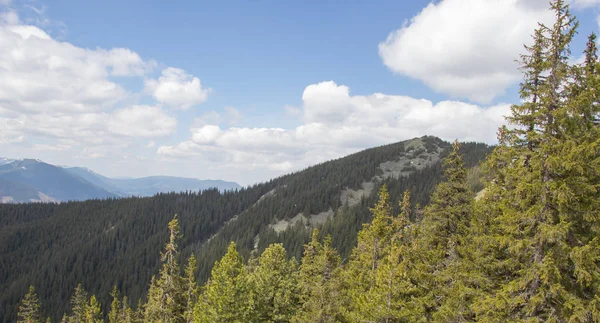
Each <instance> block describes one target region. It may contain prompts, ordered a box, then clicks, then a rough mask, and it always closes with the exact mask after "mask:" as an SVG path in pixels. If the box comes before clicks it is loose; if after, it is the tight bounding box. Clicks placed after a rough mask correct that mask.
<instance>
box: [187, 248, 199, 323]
mask: <svg viewBox="0 0 600 323" xmlns="http://www.w3.org/2000/svg"><path fill="white" fill-rule="evenodd" d="M197 269H198V266H197V263H196V257H195V256H194V255H193V254H192V255H191V256H190V258H189V259H188V264H187V266H186V267H185V312H184V319H185V322H186V323H190V322H192V321H193V319H194V306H195V305H196V302H197V301H198V285H197V284H196V270H197Z"/></svg>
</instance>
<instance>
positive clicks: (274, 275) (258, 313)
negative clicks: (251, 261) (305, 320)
mask: <svg viewBox="0 0 600 323" xmlns="http://www.w3.org/2000/svg"><path fill="white" fill-rule="evenodd" d="M248 285H249V289H250V293H249V296H250V303H251V313H250V316H249V318H248V322H256V323H258V322H289V321H290V320H291V318H292V317H293V316H294V315H295V313H296V311H297V309H298V280H297V264H296V261H295V260H294V259H292V260H287V253H286V251H285V249H284V248H283V245H282V244H272V245H270V246H269V247H268V248H267V249H265V251H264V252H263V253H262V254H261V255H260V257H259V258H258V262H257V265H256V266H255V267H254V268H252V270H251V272H250V273H249V275H248Z"/></svg>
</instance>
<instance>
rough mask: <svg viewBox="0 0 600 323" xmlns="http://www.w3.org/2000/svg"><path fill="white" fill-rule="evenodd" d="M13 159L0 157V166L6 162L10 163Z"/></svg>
mask: <svg viewBox="0 0 600 323" xmlns="http://www.w3.org/2000/svg"><path fill="white" fill-rule="evenodd" d="M14 161H15V160H14V159H9V158H6V157H0V166H2V165H6V164H10V163H12V162H14Z"/></svg>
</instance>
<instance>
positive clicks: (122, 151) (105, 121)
mask: <svg viewBox="0 0 600 323" xmlns="http://www.w3.org/2000/svg"><path fill="white" fill-rule="evenodd" d="M30 9H31V10H33V11H36V10H37V9H36V8H34V7H31V8H30ZM40 13H43V8H42V11H41V12H40ZM28 22H29V20H28V19H25V21H23V20H21V19H19V16H18V15H17V14H16V12H15V11H10V10H9V11H4V12H0V151H1V152H2V153H1V154H18V155H20V156H21V157H31V153H32V152H34V153H35V154H36V156H39V157H41V158H44V159H48V160H60V161H61V162H62V163H64V161H65V159H69V158H72V157H74V156H76V157H78V158H86V159H89V158H102V157H107V158H108V157H110V158H111V160H112V161H113V162H115V163H118V162H119V160H121V159H123V158H125V157H127V156H129V151H130V150H131V149H132V147H133V148H135V147H137V146H139V145H142V146H143V144H144V143H145V142H147V141H148V139H155V140H157V139H158V138H163V137H165V136H169V135H171V134H173V133H174V132H175V130H176V126H177V120H176V118H175V117H174V116H172V115H170V114H169V113H167V112H165V111H163V109H161V108H160V107H159V106H153V105H152V104H149V105H138V104H136V103H135V102H136V101H137V100H138V99H139V93H131V92H130V91H128V90H127V89H125V88H124V87H123V86H122V85H121V84H120V83H118V81H117V80H118V79H117V77H120V78H122V77H130V78H134V79H135V80H136V81H138V82H143V81H144V79H145V78H146V77H147V75H148V74H149V73H150V72H151V71H152V70H153V68H154V67H155V66H156V62H154V61H152V60H145V59H143V58H142V57H140V55H139V54H137V53H136V52H135V51H133V50H131V49H128V48H112V49H104V48H96V49H86V48H81V47H78V46H75V45H73V44H71V43H69V42H65V41H59V40H57V39H55V38H54V37H53V36H52V35H51V33H50V32H48V31H47V30H45V29H43V28H40V27H38V26H34V25H31V24H28ZM37 23H39V24H40V25H43V24H42V22H40V21H38V22H37ZM52 25H53V26H54V25H55V24H54V23H52ZM132 156H134V155H132ZM132 158H133V157H132Z"/></svg>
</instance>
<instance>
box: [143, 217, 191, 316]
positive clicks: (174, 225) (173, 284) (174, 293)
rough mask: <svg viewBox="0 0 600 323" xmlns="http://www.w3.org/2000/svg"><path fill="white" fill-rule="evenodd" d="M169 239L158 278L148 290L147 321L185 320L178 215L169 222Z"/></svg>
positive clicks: (145, 309) (162, 255)
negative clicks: (179, 254) (179, 257)
mask: <svg viewBox="0 0 600 323" xmlns="http://www.w3.org/2000/svg"><path fill="white" fill-rule="evenodd" d="M169 232H170V235H169V241H168V242H167V244H166V245H165V248H164V252H163V253H162V254H161V260H162V261H163V267H162V269H161V271H160V275H159V277H158V278H157V279H153V280H152V282H151V284H150V289H149V292H148V302H147V303H146V304H145V307H144V321H145V322H161V323H169V322H174V323H175V322H184V321H185V309H186V306H185V305H186V304H185V291H186V288H185V282H184V280H183V277H181V276H180V267H179V263H178V261H177V255H178V252H179V251H178V249H177V240H178V239H179V238H180V228H179V220H178V219H177V215H175V217H174V218H173V220H171V222H169Z"/></svg>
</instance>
